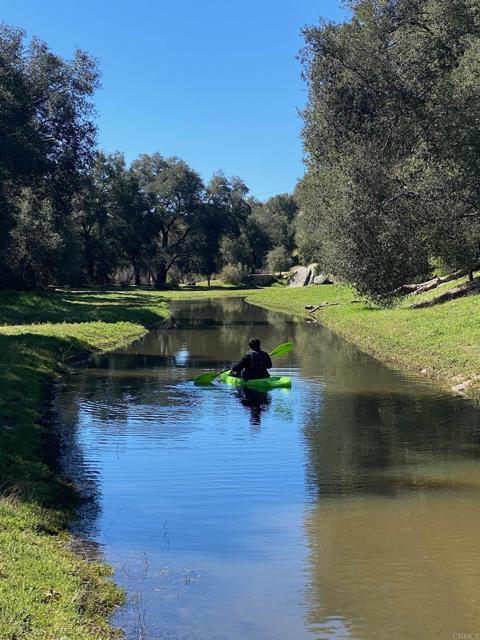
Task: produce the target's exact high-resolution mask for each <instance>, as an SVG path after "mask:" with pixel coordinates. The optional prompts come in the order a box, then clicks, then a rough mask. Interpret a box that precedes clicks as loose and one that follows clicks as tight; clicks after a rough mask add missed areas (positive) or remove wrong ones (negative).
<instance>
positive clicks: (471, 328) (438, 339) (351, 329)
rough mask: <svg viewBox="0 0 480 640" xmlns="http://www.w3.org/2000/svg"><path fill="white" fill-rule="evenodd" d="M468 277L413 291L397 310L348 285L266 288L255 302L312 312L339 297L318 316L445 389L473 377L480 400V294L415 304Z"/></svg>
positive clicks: (470, 387)
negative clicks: (420, 306) (429, 304)
mask: <svg viewBox="0 0 480 640" xmlns="http://www.w3.org/2000/svg"><path fill="white" fill-rule="evenodd" d="M462 281H463V280H459V281H456V282H450V283H447V284H445V285H442V286H441V287H438V288H437V289H435V290H432V291H430V292H428V293H426V294H423V295H421V296H410V297H408V298H406V299H405V300H403V301H402V302H401V303H400V304H399V305H398V306H396V307H394V308H391V309H379V308H375V307H372V306H370V305H368V304H366V303H365V302H360V303H356V304H352V303H351V302H352V300H359V299H360V297H359V296H358V294H356V293H355V292H354V291H353V290H352V289H351V288H349V287H347V286H342V285H321V286H316V287H301V288H294V289H288V288H287V289H280V288H275V289H263V290H261V291H257V292H254V293H253V294H250V295H249V297H248V300H249V302H253V303H255V304H258V305H261V306H264V307H268V308H272V309H278V310H281V311H286V312H290V313H293V314H296V315H303V316H306V315H307V314H308V312H307V311H306V310H305V305H320V304H325V303H332V302H337V303H340V304H339V305H338V306H327V307H324V308H322V309H319V310H318V311H316V312H315V314H314V316H315V318H316V319H317V320H318V321H319V322H321V323H322V324H324V325H325V326H327V327H329V328H331V329H333V330H334V331H335V332H337V333H339V334H340V335H342V336H343V337H345V338H346V339H347V340H349V341H350V342H353V343H355V344H356V345H358V347H359V348H360V349H362V350H363V351H365V352H366V353H369V354H371V355H373V356H375V357H377V358H378V359H381V360H383V361H385V362H388V363H391V364H394V365H396V366H399V367H402V368H405V369H410V370H413V371H417V372H419V373H420V372H421V371H422V372H423V375H425V376H427V377H429V378H430V379H432V380H435V381H436V382H438V383H439V384H441V385H442V386H444V387H445V388H448V389H451V388H452V387H453V386H455V385H457V384H459V383H462V382H465V381H472V382H471V383H470V384H468V385H467V388H466V393H467V395H469V396H471V397H473V398H475V399H480V323H479V322H478V318H479V315H480V296H471V297H466V298H459V299H457V300H453V301H450V302H447V303H445V304H439V305H436V306H433V307H430V308H425V309H413V308H412V304H413V303H415V302H420V301H422V300H426V299H430V298H433V297H435V296H438V295H439V294H440V293H442V292H444V291H446V290H447V289H448V288H451V287H454V286H456V285H457V284H459V283H460V282H462Z"/></svg>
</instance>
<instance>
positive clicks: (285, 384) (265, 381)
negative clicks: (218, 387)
mask: <svg viewBox="0 0 480 640" xmlns="http://www.w3.org/2000/svg"><path fill="white" fill-rule="evenodd" d="M219 379H220V380H221V382H225V383H226V384H233V385H234V386H236V387H248V388H249V389H260V390H261V391H268V390H269V389H282V388H287V389H288V388H290V387H291V386H292V381H291V379H290V378H287V376H272V377H270V378H257V379H254V380H244V379H243V378H236V377H235V376H230V375H228V372H225V373H221V374H220V375H219Z"/></svg>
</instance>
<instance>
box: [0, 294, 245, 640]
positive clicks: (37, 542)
mask: <svg viewBox="0 0 480 640" xmlns="http://www.w3.org/2000/svg"><path fill="white" fill-rule="evenodd" d="M240 293H243V292H241V291H238V290H236V289H234V288H216V289H212V290H210V289H206V288H203V287H196V288H194V289H192V290H182V291H165V292H156V291H152V290H135V289H132V290H111V291H107V290H105V291H103V290H92V291H88V290H79V291H73V290H57V291H51V292H45V293H31V292H28V293H21V292H0V487H1V493H0V495H1V496H3V497H2V498H0V640H23V639H24V638H25V639H26V638H28V639H29V640H40V639H41V640H60V639H62V640H67V639H68V640H69V639H75V640H93V639H95V640H107V639H108V638H113V637H115V636H116V635H118V634H116V632H115V631H114V630H113V629H111V628H110V627H109V625H108V624H107V619H108V614H109V613H110V612H111V611H112V610H113V608H114V606H115V605H116V604H117V603H119V602H120V601H121V599H122V594H121V592H120V591H119V590H118V589H117V588H116V587H115V586H114V584H113V583H112V582H111V581H110V580H108V579H107V576H108V574H109V569H108V567H106V566H105V565H103V564H99V563H97V564H95V563H87V562H85V561H83V560H82V559H80V558H79V557H78V556H77V555H76V554H75V553H73V552H72V551H70V550H69V547H68V542H69V539H70V538H69V536H68V534H67V528H68V523H69V521H70V518H71V515H72V509H73V508H74V507H75V503H76V500H77V497H76V494H75V490H74V488H73V487H70V486H69V485H68V482H67V481H66V480H65V479H63V478H60V477H58V476H57V475H55V473H54V472H53V471H52V470H51V468H50V467H49V465H48V464H47V462H48V459H49V458H51V457H52V453H51V446H52V442H51V440H50V437H51V424H50V422H49V419H48V411H49V406H50V403H49V397H50V392H51V383H52V380H53V379H55V378H56V377H58V376H60V375H61V374H62V372H64V371H65V367H66V366H67V365H68V364H69V363H71V362H72V361H74V360H75V359H78V358H83V357H85V356H87V355H89V354H90V353H92V352H99V351H107V350H113V349H116V348H119V347H121V346H124V345H126V344H129V343H131V342H132V341H134V340H135V339H137V338H139V337H140V336H142V335H143V334H145V333H146V331H147V330H148V329H150V328H153V327H157V326H161V325H162V324H163V323H164V322H165V320H166V319H167V318H168V317H169V311H168V304H169V301H170V300H175V299H180V298H198V297H205V296H206V295H209V296H213V297H214V296H234V295H239V294H240Z"/></svg>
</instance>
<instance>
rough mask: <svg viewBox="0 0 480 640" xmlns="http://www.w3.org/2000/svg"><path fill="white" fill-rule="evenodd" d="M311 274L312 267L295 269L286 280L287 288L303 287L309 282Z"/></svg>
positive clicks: (312, 271) (312, 272)
mask: <svg viewBox="0 0 480 640" xmlns="http://www.w3.org/2000/svg"><path fill="white" fill-rule="evenodd" d="M313 274H314V269H313V265H309V266H308V267H295V268H294V269H292V271H291V275H290V278H289V280H288V286H289V287H305V286H306V285H307V284H308V283H309V282H310V280H311V278H312V276H313Z"/></svg>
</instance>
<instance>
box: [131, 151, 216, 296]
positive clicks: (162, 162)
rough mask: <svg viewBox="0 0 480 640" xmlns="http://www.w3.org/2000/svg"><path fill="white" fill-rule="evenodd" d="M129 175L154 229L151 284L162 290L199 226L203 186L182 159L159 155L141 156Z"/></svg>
mask: <svg viewBox="0 0 480 640" xmlns="http://www.w3.org/2000/svg"><path fill="white" fill-rule="evenodd" d="M132 172H133V174H134V175H135V176H136V178H137V179H138V182H139V185H140V188H141V190H142V194H143V195H144V197H145V198H146V200H147V203H148V207H149V211H150V212H151V214H152V217H153V221H154V225H155V226H156V228H157V229H158V232H156V234H155V238H154V243H155V248H154V255H153V257H152V266H153V269H154V272H155V284H156V286H157V287H162V286H164V285H165V284H166V281H167V275H168V272H169V270H170V269H171V268H172V266H173V265H174V264H175V262H176V261H177V260H179V259H180V257H181V256H182V255H184V253H185V249H186V243H187V238H188V236H189V235H191V234H192V233H193V232H194V231H195V230H197V229H198V227H199V223H200V217H201V208H202V194H203V189H204V187H203V183H202V180H201V179H200V176H199V175H198V174H197V173H196V172H195V171H193V169H191V168H190V167H189V166H188V165H187V164H186V163H185V162H184V161H183V160H179V159H178V158H167V159H165V158H163V157H162V156H161V155H160V154H159V153H154V154H153V155H141V156H140V158H139V159H138V160H136V161H135V162H134V163H133V164H132Z"/></svg>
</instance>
